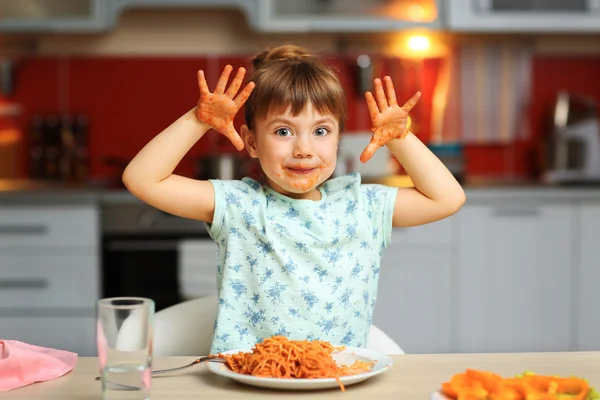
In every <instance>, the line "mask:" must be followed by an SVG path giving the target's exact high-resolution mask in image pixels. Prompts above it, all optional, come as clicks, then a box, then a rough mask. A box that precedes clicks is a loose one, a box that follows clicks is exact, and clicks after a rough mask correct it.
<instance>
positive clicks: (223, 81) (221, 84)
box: [214, 65, 233, 94]
mask: <svg viewBox="0 0 600 400" xmlns="http://www.w3.org/2000/svg"><path fill="white" fill-rule="evenodd" d="M231 71H233V67H232V66H231V65H226V66H225V68H224V69H223V73H222V74H221V76H220V77H219V80H218V81H217V86H216V87H215V91H214V93H217V94H222V93H224V92H225V86H227V81H228V80H229V75H230V74H231Z"/></svg>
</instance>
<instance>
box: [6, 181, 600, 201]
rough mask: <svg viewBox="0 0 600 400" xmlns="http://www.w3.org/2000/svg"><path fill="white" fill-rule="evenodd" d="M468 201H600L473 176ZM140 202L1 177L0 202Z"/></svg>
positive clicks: (125, 195)
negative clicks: (474, 178) (478, 178)
mask: <svg viewBox="0 0 600 400" xmlns="http://www.w3.org/2000/svg"><path fill="white" fill-rule="evenodd" d="M363 181H364V183H377V184H385V185H390V186H399V187H406V186H410V180H407V179H406V177H402V176H399V177H388V178H382V179H372V180H368V179H363ZM463 187H464V189H465V193H466V195H467V203H472V202H490V201H503V200H514V201H541V200H544V201H545V202H546V201H551V202H554V201H558V202H563V203H564V202H570V201H573V202H581V201H593V202H596V201H597V202H600V185H596V186H551V185H544V184H540V183H534V182H501V181H489V180H488V181H486V180H474V181H471V182H468V183H465V184H463ZM40 202H43V203H60V204H65V203H71V204H76V203H100V204H110V203H139V202H140V200H138V199H137V198H135V197H134V196H133V195H131V194H130V193H129V192H128V191H127V190H126V189H124V188H103V187H101V186H93V185H90V186H84V185H74V184H61V183H52V182H40V181H29V180H14V181H12V180H0V204H13V203H19V204H31V203H40Z"/></svg>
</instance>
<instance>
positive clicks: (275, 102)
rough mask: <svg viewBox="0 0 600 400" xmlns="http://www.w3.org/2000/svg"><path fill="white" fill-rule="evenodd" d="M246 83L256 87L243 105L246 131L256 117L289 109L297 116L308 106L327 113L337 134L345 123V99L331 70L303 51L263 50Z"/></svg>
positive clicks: (293, 47)
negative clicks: (333, 123) (331, 116)
mask: <svg viewBox="0 0 600 400" xmlns="http://www.w3.org/2000/svg"><path fill="white" fill-rule="evenodd" d="M252 67H253V73H252V75H251V76H250V78H249V79H250V80H251V81H253V82H254V83H255V84H256V87H255V88H254V90H253V91H252V94H251V95H250V97H249V98H248V100H247V101H246V104H245V108H244V113H245V117H246V124H247V125H248V128H249V129H253V128H254V122H255V119H256V117H261V118H262V117H265V116H266V115H267V113H268V112H269V111H270V110H271V109H272V108H274V109H275V110H282V111H283V110H285V109H286V108H287V107H290V106H291V112H292V115H294V116H296V115H298V114H299V113H300V112H301V111H302V110H303V109H304V107H305V106H306V104H307V103H308V102H311V103H312V104H313V106H314V107H315V108H316V109H317V110H318V111H319V112H320V113H322V114H325V113H331V114H332V115H334V116H335V117H336V118H337V120H338V123H339V127H340V132H341V131H342V130H343V128H344V123H345V120H346V114H347V110H346V107H347V106H346V95H345V93H344V88H343V86H342V84H341V82H340V80H339V78H338V76H337V75H336V73H335V72H334V71H333V69H332V68H331V67H330V66H328V65H327V64H326V63H325V62H324V61H322V60H321V59H320V58H318V57H317V56H315V55H312V54H309V53H307V52H306V51H305V50H304V49H302V48H300V47H297V46H293V45H285V46H280V47H277V48H274V49H272V50H266V51H263V52H262V53H260V54H258V55H257V56H255V57H254V59H253V60H252Z"/></svg>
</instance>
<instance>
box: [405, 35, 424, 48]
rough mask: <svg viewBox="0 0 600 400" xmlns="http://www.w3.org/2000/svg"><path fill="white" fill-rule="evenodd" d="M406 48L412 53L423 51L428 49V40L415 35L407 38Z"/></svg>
mask: <svg viewBox="0 0 600 400" xmlns="http://www.w3.org/2000/svg"><path fill="white" fill-rule="evenodd" d="M408 48H409V49H411V50H414V51H425V50H427V49H429V38H428V37H426V36H423V35H415V36H411V37H409V38H408Z"/></svg>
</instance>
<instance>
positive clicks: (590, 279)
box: [576, 204, 600, 351]
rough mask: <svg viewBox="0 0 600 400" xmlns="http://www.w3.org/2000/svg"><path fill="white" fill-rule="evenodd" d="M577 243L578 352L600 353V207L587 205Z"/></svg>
mask: <svg viewBox="0 0 600 400" xmlns="http://www.w3.org/2000/svg"><path fill="white" fill-rule="evenodd" d="M579 229H580V230H579V235H578V236H577V240H576V248H577V254H576V255H577V258H578V265H579V268H578V269H576V272H578V275H579V279H578V282H577V283H578V285H577V287H576V288H577V292H578V296H577V299H578V304H577V306H578V313H577V314H576V317H577V321H576V322H577V326H578V337H577V341H578V346H577V347H578V350H586V351H588V350H596V351H597V350H600V308H599V307H598V305H600V205H592V204H583V205H582V206H581V209H580V215H579Z"/></svg>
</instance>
